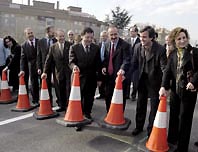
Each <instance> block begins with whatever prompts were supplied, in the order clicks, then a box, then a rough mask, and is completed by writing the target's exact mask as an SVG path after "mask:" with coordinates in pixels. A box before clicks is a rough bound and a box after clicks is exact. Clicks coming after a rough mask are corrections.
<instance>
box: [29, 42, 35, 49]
mask: <svg viewBox="0 0 198 152" xmlns="http://www.w3.org/2000/svg"><path fill="white" fill-rule="evenodd" d="M30 42H31V47H32V48H33V49H34V43H33V41H30Z"/></svg>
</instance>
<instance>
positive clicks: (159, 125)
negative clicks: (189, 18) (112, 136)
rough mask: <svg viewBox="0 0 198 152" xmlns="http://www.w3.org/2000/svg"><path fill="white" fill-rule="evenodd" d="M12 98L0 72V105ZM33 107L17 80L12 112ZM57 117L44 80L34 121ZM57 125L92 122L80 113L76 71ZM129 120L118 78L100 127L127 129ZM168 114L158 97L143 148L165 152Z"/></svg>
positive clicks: (119, 78)
mask: <svg viewBox="0 0 198 152" xmlns="http://www.w3.org/2000/svg"><path fill="white" fill-rule="evenodd" d="M11 100H12V97H11V94H10V91H9V89H8V84H7V76H6V73H5V72H3V73H2V84H1V96H0V102H5V101H11ZM33 108H35V107H33V106H31V105H30V102H29V98H28V95H27V91H26V87H25V81H24V77H23V76H21V77H20V85H19V95H18V102H17V106H16V108H14V109H12V111H23V112H24V111H29V110H31V109H33ZM56 116H58V113H55V112H54V111H53V110H52V107H51V103H50V98H49V93H48V90H47V83H46V80H45V79H43V80H42V88H41V96H40V107H39V111H38V112H35V113H34V117H35V118H36V119H39V120H41V119H47V118H53V117H56ZM56 122H57V123H58V124H61V125H64V126H67V127H79V126H80V127H81V126H84V125H86V124H90V123H91V121H90V120H88V119H85V118H84V117H83V113H82V105H81V95H80V80H79V72H74V78H73V82H72V87H71V93H70V97H69V105H68V108H67V112H66V114H65V117H64V118H61V119H57V120H56ZM130 123H131V121H130V120H129V119H127V118H124V112H123V91H122V75H118V77H117V79H116V85H115V89H114V93H113V97H112V101H111V105H110V109H109V112H108V114H107V116H106V117H105V119H104V121H102V122H101V123H100V124H101V126H102V127H106V128H111V129H120V130H124V129H128V127H129V125H130ZM166 123H167V112H166V97H161V100H160V104H159V107H158V111H157V114H156V118H155V121H154V125H153V129H152V132H151V135H150V137H149V139H148V141H147V143H146V147H147V148H148V149H149V150H150V151H153V152H165V151H168V149H169V147H168V143H167V131H166Z"/></svg>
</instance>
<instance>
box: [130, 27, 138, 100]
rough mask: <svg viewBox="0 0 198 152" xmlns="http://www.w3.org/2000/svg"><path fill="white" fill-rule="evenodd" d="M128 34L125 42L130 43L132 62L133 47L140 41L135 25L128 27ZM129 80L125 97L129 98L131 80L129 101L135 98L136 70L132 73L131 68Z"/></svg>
mask: <svg viewBox="0 0 198 152" xmlns="http://www.w3.org/2000/svg"><path fill="white" fill-rule="evenodd" d="M130 35H131V37H130V38H129V39H128V40H127V42H128V43H129V44H131V62H132V58H133V53H134V47H135V45H136V44H138V43H140V38H139V36H138V28H137V27H136V26H132V27H131V28H130ZM129 77H130V78H129V79H128V80H129V82H128V85H127V97H128V98H129V96H130V86H131V82H133V89H132V93H131V101H135V100H136V94H137V83H136V82H137V81H138V71H137V70H136V71H134V72H133V73H131V69H130V71H129Z"/></svg>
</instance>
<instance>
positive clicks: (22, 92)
mask: <svg viewBox="0 0 198 152" xmlns="http://www.w3.org/2000/svg"><path fill="white" fill-rule="evenodd" d="M26 94H27V90H26V87H25V85H19V95H26Z"/></svg>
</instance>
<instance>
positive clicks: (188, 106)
mask: <svg viewBox="0 0 198 152" xmlns="http://www.w3.org/2000/svg"><path fill="white" fill-rule="evenodd" d="M170 41H171V43H172V44H173V46H174V50H173V51H172V52H171V53H170V55H169V58H168V63H167V67H166V69H165V71H164V74H163V79H162V87H161V88H160V91H159V94H160V96H163V95H165V96H166V95H167V90H168V89H169V88H170V89H171V93H170V97H171V100H170V120H169V131H168V142H169V143H171V144H174V145H177V149H176V150H175V152H187V151H188V145H189V140H190V133H191V127H192V120H193V113H194V108H195V104H196V99H197V90H196V88H197V87H198V62H197V61H198V49H197V48H194V47H192V46H191V45H190V44H189V34H188V31H187V30H186V29H184V28H181V27H177V28H175V29H173V30H172V31H171V33H170ZM170 80H172V84H171V85H170Z"/></svg>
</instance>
